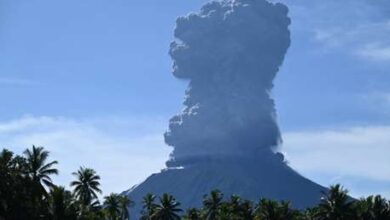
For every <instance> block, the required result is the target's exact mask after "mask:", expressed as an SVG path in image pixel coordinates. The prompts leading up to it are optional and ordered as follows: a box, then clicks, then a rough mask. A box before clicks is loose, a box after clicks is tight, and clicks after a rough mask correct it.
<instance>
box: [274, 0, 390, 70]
mask: <svg viewBox="0 0 390 220" xmlns="http://www.w3.org/2000/svg"><path fill="white" fill-rule="evenodd" d="M275 1H282V2H284V3H285V4H287V5H288V6H289V7H290V15H291V17H292V30H293V31H302V30H303V31H305V35H307V34H309V33H312V34H313V38H314V40H315V42H318V43H319V44H320V45H321V46H322V49H323V50H325V51H329V50H336V49H339V51H342V52H346V53H348V54H351V55H354V56H358V57H359V58H362V59H365V60H369V61H381V62H387V61H389V60H390V52H389V51H390V40H389V37H388V36H390V16H389V14H388V13H387V12H386V11H383V8H384V7H387V6H385V4H388V3H386V2H379V1H378V2H376V3H372V2H371V1H367V0H345V1H335V0H329V1H320V0H313V1H294V2H293V1H287V0H275ZM341 9H342V10H341Z"/></svg>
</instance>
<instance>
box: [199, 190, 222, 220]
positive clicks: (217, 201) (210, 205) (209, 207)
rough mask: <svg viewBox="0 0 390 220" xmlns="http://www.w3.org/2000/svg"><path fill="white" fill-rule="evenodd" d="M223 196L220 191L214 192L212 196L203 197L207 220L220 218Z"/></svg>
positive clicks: (211, 193)
mask: <svg viewBox="0 0 390 220" xmlns="http://www.w3.org/2000/svg"><path fill="white" fill-rule="evenodd" d="M222 199H223V194H222V193H221V192H220V191H219V190H213V191H211V192H210V195H205V196H204V197H203V207H204V209H205V212H206V214H205V215H206V216H205V218H206V220H214V219H216V218H217V216H218V209H219V208H220V206H221V204H222Z"/></svg>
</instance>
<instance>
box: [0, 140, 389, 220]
mask: <svg viewBox="0 0 390 220" xmlns="http://www.w3.org/2000/svg"><path fill="white" fill-rule="evenodd" d="M57 163H58V162H57V161H50V160H49V152H48V151H45V150H44V148H42V147H35V146H33V147H32V148H31V149H27V150H26V151H24V153H23V155H22V156H19V155H14V153H12V152H11V151H9V150H6V149H3V150H2V151H1V152H0V220H26V219H29V220H36V219H40V220H95V219H96V220H125V219H130V212H131V211H132V209H131V208H132V207H133V205H134V201H132V200H130V199H129V198H128V197H126V196H122V195H118V194H115V193H111V194H110V195H108V196H105V197H104V201H103V203H102V204H101V203H100V201H99V194H101V193H102V191H101V189H100V183H99V181H100V177H99V175H98V174H97V173H96V172H95V171H94V170H93V169H90V168H84V167H80V169H79V170H78V171H76V172H74V173H73V176H74V178H75V179H74V181H72V182H71V183H70V187H71V189H72V191H68V190H66V189H65V187H62V186H57V185H55V184H54V183H53V181H52V179H51V176H53V175H57V174H58V170H57V169H56V168H55V165H57ZM140 202H141V204H142V210H141V213H140V214H141V219H142V220H180V219H185V220H295V219H296V220H374V219H377V220H389V219H390V201H388V200H386V199H385V198H383V197H381V196H379V195H377V196H369V197H367V198H361V199H359V200H354V199H352V198H351V197H349V196H348V191H347V190H345V189H344V188H343V187H341V186H340V185H335V186H331V187H330V188H329V191H328V192H324V196H323V198H322V199H321V201H320V203H319V204H318V205H317V206H315V207H312V208H310V209H307V210H296V209H293V208H292V206H291V204H290V203H289V202H285V201H281V202H279V201H274V200H269V199H264V198H263V199H260V200H259V201H258V202H257V203H256V202H252V201H248V200H244V199H241V198H240V197H239V196H237V195H232V196H230V198H227V199H226V198H224V196H223V194H222V192H220V191H218V190H214V191H212V192H210V194H208V195H205V196H204V198H203V206H202V207H200V208H190V209H187V210H186V211H184V210H182V209H181V208H180V203H179V202H178V201H176V199H175V198H174V197H173V196H172V195H168V194H163V195H162V196H161V197H159V198H157V197H156V196H155V195H153V194H147V195H145V197H144V198H143V200H142V201H140Z"/></svg>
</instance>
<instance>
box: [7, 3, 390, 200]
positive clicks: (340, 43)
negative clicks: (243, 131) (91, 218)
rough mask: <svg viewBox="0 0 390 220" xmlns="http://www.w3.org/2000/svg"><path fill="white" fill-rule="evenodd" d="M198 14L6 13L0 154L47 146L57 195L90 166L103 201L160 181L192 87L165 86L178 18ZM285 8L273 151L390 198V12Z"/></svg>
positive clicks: (48, 6) (105, 8) (54, 8)
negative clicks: (151, 179)
mask: <svg viewBox="0 0 390 220" xmlns="http://www.w3.org/2000/svg"><path fill="white" fill-rule="evenodd" d="M204 2H207V1H200V0H197V1H196V0H187V1H182V0H165V1H161V0H142V1H123V0H117V1H103V0H102V1H92V0H84V1H77V0H68V1H51V0H39V1H38V0H17V1H14V0H12V1H11V0H0V100H1V103H0V144H1V146H4V147H8V148H10V149H11V150H14V151H15V152H17V153H20V152H22V150H23V149H24V148H26V147H29V146H31V145H32V144H36V145H43V146H45V147H46V148H47V149H49V150H50V151H51V152H52V158H53V159H56V160H59V161H60V164H59V168H60V171H62V172H61V173H60V175H59V176H58V177H56V180H57V181H58V182H60V183H61V184H63V185H67V184H68V182H69V181H70V179H71V178H72V177H71V175H70V173H71V172H72V171H74V170H76V169H77V168H78V167H79V166H80V165H83V166H91V167H93V168H95V169H96V170H97V171H98V172H99V173H100V175H101V176H102V178H103V180H102V184H103V189H104V191H105V193H109V192H110V191H116V192H120V191H122V190H126V189H128V188H130V187H131V186H132V185H134V184H137V183H139V182H140V181H142V180H143V179H144V178H145V177H147V176H148V175H149V174H150V173H152V172H158V171H159V170H160V169H162V168H163V167H164V162H165V161H166V159H167V158H168V154H169V152H170V148H169V147H166V146H165V144H164V142H163V137H162V134H163V132H164V131H165V130H166V128H167V126H168V120H169V118H170V117H171V116H172V115H173V114H175V113H177V112H178V111H180V110H181V108H182V106H181V102H182V101H183V95H184V89H185V87H186V82H184V81H179V80H177V79H175V78H174V77H172V76H171V74H170V70H171V60H170V58H169V56H168V47H169V43H170V42H171V40H172V36H173V33H172V32H173V28H174V25H175V19H176V17H177V16H180V15H185V14H187V13H189V12H190V11H196V10H197V9H198V8H199V7H200V6H201V5H202V4H203V3H204ZM285 2H286V4H287V5H288V6H289V7H290V16H291V18H292V25H291V32H292V46H291V48H290V50H289V52H288V54H287V56H286V59H285V62H284V65H283V67H282V69H281V71H280V72H279V74H278V76H277V79H276V81H275V90H274V91H273V96H274V98H275V99H276V104H277V110H278V123H279V125H280V127H281V129H282V132H283V139H284V143H283V146H281V151H283V152H284V153H285V154H286V155H287V158H288V160H289V163H290V165H291V166H292V167H294V168H296V169H297V170H298V171H299V172H300V173H302V174H304V175H305V176H307V177H309V178H312V179H313V180H316V181H318V182H319V183H321V184H323V185H329V184H332V183H336V182H340V183H342V184H344V185H345V186H346V187H347V188H349V189H350V191H351V193H352V194H353V195H354V196H362V195H367V194H375V193H381V194H383V195H386V196H387V197H390V191H389V189H390V169H389V168H390V157H389V156H388V155H390V75H389V70H390V40H389V39H390V38H389V37H388V36H389V35H390V4H389V3H387V1H385V0H378V1H375V3H374V2H372V1H369V0H345V1H342V2H340V1H336V0H329V1H320V0H314V1H303V0H297V1H287V0H286V1H285ZM341 9H342V10H341Z"/></svg>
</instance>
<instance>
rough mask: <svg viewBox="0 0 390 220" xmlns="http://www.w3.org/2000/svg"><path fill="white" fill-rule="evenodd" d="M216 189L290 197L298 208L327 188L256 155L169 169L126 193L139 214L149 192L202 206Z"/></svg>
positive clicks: (255, 196)
mask: <svg viewBox="0 0 390 220" xmlns="http://www.w3.org/2000/svg"><path fill="white" fill-rule="evenodd" d="M213 189H219V190H221V191H222V192H223V193H224V195H225V196H227V197H228V196H230V195H232V194H237V195H240V196H242V197H243V198H245V199H250V200H253V201H258V199H260V198H262V197H265V198H272V199H277V200H288V201H291V202H292V203H293V206H294V207H296V208H306V207H309V206H312V205H314V204H316V203H318V202H319V199H320V195H321V191H324V190H326V189H325V188H323V187H321V186H320V185H318V184H315V183H313V182H312V181H310V180H308V179H306V178H304V177H302V176H300V175H299V174H298V173H296V172H295V171H294V170H292V169H291V168H290V167H288V166H287V165H285V164H284V163H281V162H280V161H278V160H277V159H276V157H275V158H269V160H261V161H259V160H256V159H254V158H246V159H244V158H242V159H238V158H229V159H228V158H224V159H211V160H209V161H203V162H201V163H197V164H194V165H190V166H188V167H186V168H185V169H167V170H164V171H162V172H161V173H158V174H153V175H151V176H150V177H149V178H147V180H146V181H145V182H143V183H142V184H141V185H140V186H138V187H135V188H134V189H132V190H130V191H129V192H127V193H128V195H129V196H130V197H131V199H132V200H134V201H136V203H137V205H136V206H135V207H134V208H132V209H133V214H134V212H136V213H135V214H138V213H139V211H140V208H141V206H140V204H139V203H140V201H141V200H142V197H143V196H144V195H145V194H147V193H154V194H155V195H162V194H163V193H164V192H167V193H170V194H172V195H174V196H175V197H176V198H177V199H178V201H179V202H181V203H182V207H183V208H188V207H199V206H201V202H202V198H203V195H204V194H207V193H209V192H210V191H211V190H213ZM137 216H138V215H137Z"/></svg>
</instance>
